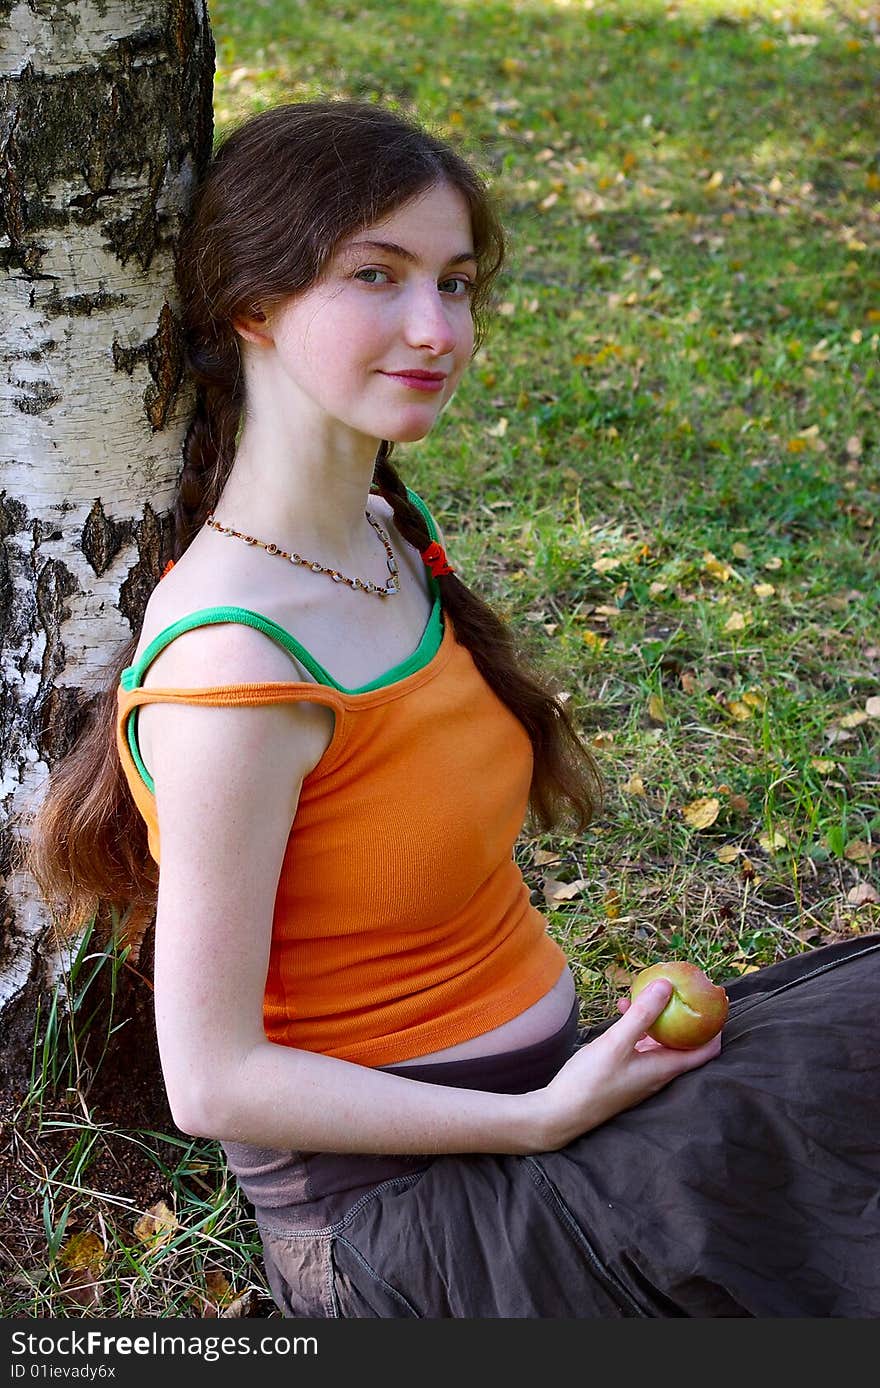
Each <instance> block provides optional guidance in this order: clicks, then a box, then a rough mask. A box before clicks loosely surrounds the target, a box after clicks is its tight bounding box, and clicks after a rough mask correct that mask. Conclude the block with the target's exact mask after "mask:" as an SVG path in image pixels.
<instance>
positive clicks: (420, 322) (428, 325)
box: [406, 285, 457, 356]
mask: <svg viewBox="0 0 880 1388" xmlns="http://www.w3.org/2000/svg"><path fill="white" fill-rule="evenodd" d="M406 332H407V338H408V340H409V343H410V345H411V346H412V347H422V348H428V349H430V351H432V352H433V353H434V354H435V355H436V356H444V355H445V354H446V353H448V352H451V351H452V350H453V348H454V347H455V344H456V341H457V335H456V332H455V329H454V327H453V324H452V322H451V321H450V315H449V313H448V311H447V307H446V304H445V303H444V301H443V296H442V294H441V293H440V291H439V289H438V288H437V286H436V285H431V286H429V287H426V288H424V289H422V288H419V289H418V290H414V292H413V295H412V298H411V299H410V303H409V311H408V313H407V321H406Z"/></svg>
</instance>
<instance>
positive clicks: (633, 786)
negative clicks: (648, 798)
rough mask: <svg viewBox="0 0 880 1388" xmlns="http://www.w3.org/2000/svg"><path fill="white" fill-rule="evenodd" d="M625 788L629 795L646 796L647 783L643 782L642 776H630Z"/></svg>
mask: <svg viewBox="0 0 880 1388" xmlns="http://www.w3.org/2000/svg"><path fill="white" fill-rule="evenodd" d="M623 788H624V790H625V791H626V793H627V795H644V794H645V783H644V781H643V780H642V778H641V776H630V778H629V780H628V781H627V782H626V784H625V785H624V787H623Z"/></svg>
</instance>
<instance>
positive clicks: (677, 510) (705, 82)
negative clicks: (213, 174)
mask: <svg viewBox="0 0 880 1388" xmlns="http://www.w3.org/2000/svg"><path fill="white" fill-rule="evenodd" d="M210 8H211V14H212V20H213V25H214V31H215V39H216V42H217V63H218V66H217V74H216V85H215V93H216V102H215V108H216V118H217V130H218V133H222V132H223V130H224V129H226V128H227V127H228V126H229V124H230V123H231V122H232V121H234V120H235V119H237V118H238V117H239V116H241V115H243V114H246V113H248V112H250V111H252V110H255V109H258V108H259V107H261V106H264V105H270V104H273V103H274V102H276V101H278V100H289V99H307V98H310V97H317V96H324V95H328V94H330V95H340V96H354V97H361V98H367V99H371V100H382V101H388V102H391V103H393V104H396V105H398V106H400V107H402V108H403V109H405V110H408V111H412V112H414V113H415V114H417V115H418V116H420V117H421V118H422V119H423V120H425V121H427V122H428V123H429V124H430V125H432V126H433V127H434V128H436V129H438V130H440V131H441V132H442V133H443V134H445V135H446V136H447V137H448V138H449V139H450V140H452V141H453V142H454V143H455V144H456V145H457V146H458V147H460V148H461V149H462V150H463V151H464V152H465V153H467V154H469V155H471V157H473V158H474V159H475V160H476V161H477V162H478V163H479V164H480V166H481V167H482V168H483V169H484V171H485V172H486V174H487V177H488V178H489V179H490V181H491V183H492V186H493V188H494V190H495V192H496V194H497V196H498V198H499V200H500V202H501V204H502V207H503V211H504V216H505V222H506V224H507V227H508V230H509V234H510V244H511V254H510V261H509V264H508V267H507V269H506V271H505V273H504V276H503V278H502V282H501V284H500V286H499V293H498V302H497V306H496V308H497V312H496V318H495V326H494V328H493V331H492V333H491V335H490V337H489V339H488V342H487V343H486V345H485V347H484V348H483V350H482V352H481V353H480V355H479V356H478V358H477V361H476V362H475V364H474V368H473V370H472V372H471V374H470V376H469V377H468V378H467V379H466V381H465V382H464V384H463V385H462V387H461V388H460V391H459V394H458V397H457V400H456V404H455V406H454V407H453V409H452V410H451V411H449V412H447V413H446V414H445V415H444V416H443V418H442V420H441V422H440V425H439V426H438V429H437V431H436V432H435V433H434V434H433V435H432V436H431V437H430V438H429V439H427V440H425V441H424V442H423V443H421V444H419V445H412V446H408V447H406V448H405V449H401V450H399V455H398V456H399V459H400V461H401V463H402V465H403V469H404V475H405V476H406V478H407V480H408V481H410V482H411V483H412V485H413V486H415V487H416V488H417V489H418V490H420V491H421V492H422V493H423V495H424V496H425V497H426V499H428V501H429V503H430V504H431V505H432V507H433V509H434V510H435V512H436V514H437V515H438V518H439V519H440V522H441V524H442V526H443V528H444V531H445V532H446V536H447V540H448V547H449V549H450V551H451V554H452V555H453V556H454V562H455V563H456V566H457V567H458V568H459V569H460V571H461V572H463V574H464V576H465V577H466V579H467V580H468V581H470V582H471V583H472V584H473V586H475V587H476V588H478V590H479V591H480V592H481V593H482V594H483V595H484V596H487V597H488V598H489V599H490V600H492V601H493V602H494V603H496V604H497V605H498V607H499V608H500V609H501V610H502V611H504V612H505V613H506V614H507V615H508V617H509V618H510V620H511V622H512V623H513V624H514V626H515V628H516V630H517V632H518V633H519V634H520V635H521V637H522V640H523V647H524V650H527V651H529V652H530V653H532V654H533V655H534V657H535V658H536V659H539V660H540V661H541V662H542V664H543V665H544V666H545V668H547V669H548V670H550V671H552V672H554V674H555V677H556V678H557V680H558V682H559V686H560V688H561V689H562V690H563V692H564V693H565V694H566V695H567V697H568V700H569V701H570V707H571V708H572V709H573V710H574V712H575V715H576V718H577V720H578V723H579V726H580V727H581V728H582V730H583V733H584V735H585V737H586V738H587V739H588V740H589V741H590V742H591V744H592V746H593V749H594V751H595V753H596V756H597V757H598V759H599V761H600V764H601V767H602V771H603V774H604V776H605V780H606V786H607V801H606V805H605V808H604V811H603V813H602V814H601V816H599V817H598V818H597V820H596V821H595V823H594V825H593V826H592V827H591V828H590V829H589V830H588V831H587V832H586V833H585V834H583V835H581V836H579V837H578V838H572V837H570V836H565V835H556V836H546V835H544V836H535V835H531V834H530V833H529V832H527V831H524V833H523V835H522V837H521V839H520V841H519V843H518V844H517V850H516V851H517V857H518V859H519V861H520V863H521V865H522V868H523V871H524V873H525V875H526V879H527V881H528V883H529V885H530V887H531V888H532V891H533V894H534V899H535V900H536V901H537V902H538V903H539V904H540V905H541V906H542V907H543V908H544V909H545V910H546V912H547V916H548V921H549V923H550V929H551V932H552V933H554V934H555V936H556V937H557V938H558V939H559V941H560V942H561V943H562V944H563V946H564V948H565V949H566V952H567V954H568V956H569V958H570V960H571V963H572V968H573V970H574V972H575V976H576V979H577V983H578V988H579V991H580V995H581V1000H582V1010H583V1015H584V1018H585V1020H598V1019H600V1018H602V1017H604V1016H606V1015H608V1013H609V1012H610V1010H611V1008H612V1007H613V1000H614V998H615V997H616V996H617V995H618V994H619V992H620V990H621V988H622V987H625V985H626V982H627V980H628V978H629V976H630V975H631V973H632V972H633V970H635V969H636V968H638V967H640V966H641V965H643V964H648V963H651V962H653V961H654V960H656V959H660V958H663V957H669V956H670V955H672V954H676V955H686V956H688V957H689V958H692V959H693V960H694V961H695V962H697V963H699V964H700V965H701V966H702V967H704V968H705V969H706V970H707V972H709V973H710V975H711V976H712V977H713V978H715V979H716V980H719V979H723V978H725V977H730V976H731V975H732V974H734V973H736V972H739V971H743V970H747V969H753V968H756V967H759V966H761V965H762V964H766V963H769V962H772V961H773V960H774V959H777V958H780V957H782V956H784V955H787V954H790V953H793V952H797V951H800V950H804V949H809V948H811V947H812V946H814V945H818V944H822V943H824V942H825V941H830V940H833V939H836V938H840V937H842V936H846V935H849V934H853V933H856V934H857V933H859V932H867V931H871V930H875V929H877V928H878V905H877V900H878V897H880V891H878V888H880V881H878V871H877V867H876V861H877V859H876V849H877V844H878V840H880V801H878V795H877V787H878V779H880V777H878V755H877V746H878V737H877V733H878V721H877V712H876V710H877V705H876V703H870V702H869V701H870V700H872V699H876V697H877V695H878V694H880V625H878V621H877V610H878V596H880V594H878V588H880V582H878V578H880V573H878V570H880V564H878V554H880V547H878V544H877V527H876V524H875V518H876V516H877V514H878V487H880V468H878V461H880V436H878V426H877V416H876V408H875V399H876V390H877V385H878V377H880V357H878V348H880V257H878V248H880V157H878V147H880V146H878V139H877V122H876V105H875V102H876V81H877V73H878V60H880V47H878V40H877V35H876V26H874V27H872V23H871V19H870V14H869V11H868V9H867V8H866V7H863V6H860V5H859V4H858V3H855V4H853V3H844V0H841V2H840V3H833V4H830V3H829V4H822V3H810V4H807V3H803V4H795V3H774V4H770V3H767V4H757V3H746V2H745V0H743V3H739V4H735V3H722V0H711V3H710V0H705V3H701V4H700V3H684V0H682V2H681V3H677V4H666V5H664V4H658V3H649V2H648V0H644V3H622V2H621V3H589V0H587V3H575V2H574V0H570V3H563V0H557V3H538V0H519V3H508V4H500V3H492V0H488V2H484V0H481V3H479V4H477V3H464V2H463V0H459V3H453V4H448V3H444V4H440V3H435V0H425V2H424V3H413V4H409V5H406V4H395V3H387V2H386V0H383V3H382V4H377V3H367V4H358V5H357V6H355V5H351V4H332V3H331V4H320V5H307V4H304V3H293V0H274V2H273V3H263V4H258V3H254V4H252V5H248V6H233V5H231V4H229V3H226V0H222V3H221V0H216V2H215V3H213V4H212V5H211V7H210ZM126 967H127V965H126V962H125V961H124V960H119V959H118V958H116V957H115V956H114V955H113V952H112V951H110V952H109V953H106V952H105V953H104V954H101V953H100V952H98V953H96V954H93V955H92V956H91V957H90V958H89V960H88V962H87V961H86V959H83V960H81V961H80V963H79V967H78V973H77V978H78V979H79V980H83V981H85V980H86V979H88V977H89V975H88V972H87V971H88V970H92V971H93V972H94V973H95V978H94V980H92V981H91V987H93V988H97V987H98V986H99V985H100V987H101V989H102V990H103V991H102V996H104V997H105V999H106V997H107V995H108V994H112V991H113V980H114V979H118V978H119V976H120V970H122V971H123V972H124V971H125V969H126ZM68 986H69V987H73V988H74V991H75V993H76V997H78V998H79V1002H78V1004H77V1006H75V1007H74V1008H73V1014H72V1020H71V1019H70V1018H67V1019H66V1020H64V1018H63V1016H62V1014H63V1011H64V1009H61V1008H60V1007H59V1008H58V1009H57V1010H55V1011H53V1013H52V1014H51V1016H50V1017H49V1018H44V1019H42V1021H41V1024H40V1026H39V1027H38V1034H39V1035H40V1036H41V1038H42V1039H41V1045H40V1048H39V1050H38V1051H36V1052H35V1066H34V1076H33V1084H32V1087H31V1092H30V1094H29V1095H28V1096H26V1098H25V1100H24V1101H23V1103H22V1105H21V1108H20V1111H19V1112H18V1113H16V1114H15V1115H14V1118H15V1124H14V1127H15V1130H16V1132H17V1133H18V1134H20V1141H21V1143H22V1144H23V1147H22V1151H23V1152H25V1159H24V1165H25V1169H26V1172H27V1175H28V1180H29V1195H30V1198H31V1204H30V1205H29V1206H27V1208H29V1209H31V1208H32V1209H34V1210H36V1211H37V1212H38V1213H39V1219H37V1218H36V1216H35V1217H34V1220H33V1222H32V1224H30V1225H27V1230H28V1231H29V1232H28V1235H27V1237H26V1238H25V1239H24V1240H23V1241H20V1245H19V1246H20V1252H19V1255H18V1257H19V1261H18V1265H17V1266H16V1267H15V1269H14V1274H13V1276H12V1277H11V1278H9V1279H7V1285H8V1286H9V1287H11V1288H12V1291H11V1293H10V1294H9V1299H8V1303H7V1307H6V1308H5V1309H4V1310H3V1314H4V1315H12V1314H25V1315H34V1316H42V1315H70V1314H75V1315H83V1314H85V1315H88V1314H93V1313H102V1314H110V1315H132V1314H140V1315H151V1316H170V1315H181V1314H183V1315H197V1314H200V1313H204V1312H205V1311H206V1308H207V1313H208V1314H211V1313H216V1311H217V1310H218V1309H220V1310H222V1309H223V1307H224V1305H225V1306H226V1307H227V1308H228V1307H231V1308H232V1312H231V1313H232V1314H242V1313H243V1314H248V1315H253V1314H274V1311H273V1308H272V1307H271V1303H270V1302H269V1300H268V1296H267V1292H266V1288H265V1284H264V1281H263V1278H262V1271H261V1266H260V1263H259V1257H258V1241H257V1238H256V1232H255V1229H254V1226H253V1224H252V1223H251V1222H250V1220H249V1214H248V1210H247V1208H246V1206H245V1205H244V1203H243V1202H242V1201H241V1199H240V1197H238V1196H237V1194H236V1193H235V1190H234V1188H233V1187H231V1186H230V1184H229V1182H228V1180H227V1176H226V1172H225V1167H224V1165H223V1163H222V1161H221V1160H220V1158H219V1155H218V1149H217V1148H216V1147H215V1146H214V1145H213V1144H209V1143H199V1142H195V1141H188V1140H181V1139H180V1138H179V1137H173V1136H169V1135H168V1133H167V1132H161V1131H158V1130H155V1131H150V1130H147V1131H143V1132H137V1133H134V1132H132V1131H131V1130H129V1129H126V1130H119V1131H111V1130H108V1129H107V1127H106V1125H102V1124H100V1123H96V1122H94V1121H92V1120H91V1118H90V1116H89V1098H88V1096H89V1094H90V1092H92V1091H91V1088H90V1086H92V1085H93V1084H94V1077H93V1075H92V1074H91V1073H90V1074H89V1075H86V1076H83V1074H82V1073H81V1072H77V1069H76V1063H75V1061H76V1055H77V1046H76V1044H75V1043H74V1042H73V1041H72V1040H71V1032H70V1031H69V1030H65V1028H70V1027H72V1028H73V1034H74V1036H75V1034H76V1031H77V1027H78V1025H79V1024H80V1023H82V1022H83V1021H84V1020H85V1019H86V1018H87V1016H88V1011H87V1008H88V999H89V997H90V990H89V987H84V988H82V987H81V988H80V989H79V992H76V980H74V981H73V982H71V983H69V984H68ZM80 994H81V996H80ZM105 1013H106V1009H105V1012H103V1013H102V1019H103V1020H102V1026H103V1027H104V1031H103V1032H102V1033H101V1034H102V1036H103V1038H104V1042H103V1043H102V1044H106V1045H111V1044H112V1039H113V1031H112V1027H113V1026H115V1025H116V1023H115V1022H113V1021H112V1019H111V1020H109V1021H108V1018H107V1016H106V1015H105ZM113 1015H115V1014H113ZM65 1067H66V1068H65ZM59 1095H60V1096H61V1101H59ZM25 1149H27V1150H25ZM28 1151H29V1152H30V1153H31V1155H30V1156H28V1155H27V1152H28ZM126 1151H129V1152H130V1153H136V1154H137V1159H138V1162H139V1167H138V1170H139V1172H140V1176H139V1180H138V1190H139V1195H138V1197H137V1198H132V1196H131V1195H130V1193H127V1191H126V1188H125V1183H124V1181H122V1182H121V1184H120V1180H119V1179H116V1181H115V1183H114V1182H109V1183H108V1181H107V1180H106V1179H105V1181H104V1184H103V1185H102V1184H101V1180H100V1179H99V1176H98V1175H96V1174H95V1173H96V1172H98V1173H105V1172H107V1171H109V1170H111V1169H114V1168H112V1161H111V1158H110V1156H109V1155H108V1154H110V1153H111V1152H117V1153H118V1152H123V1153H124V1152H126ZM47 1152H48V1153H49V1154H50V1155H47ZM51 1153H54V1154H55V1155H54V1156H52V1155H51ZM127 1159H128V1158H124V1159H123V1160H127ZM111 1187H112V1190H116V1189H118V1190H120V1191H121V1194H118V1195H116V1196H113V1195H112V1190H111ZM160 1198H161V1199H162V1200H163V1201H165V1203H166V1205H167V1207H168V1209H169V1210H170V1211H172V1216H171V1217H172V1218H173V1219H174V1220H175V1221H176V1224H174V1225H171V1224H168V1225H166V1226H161V1227H159V1226H157V1229H158V1232H157V1230H156V1229H154V1230H153V1233H152V1234H149V1233H147V1235H146V1237H138V1236H136V1235H135V1234H134V1233H133V1229H134V1225H135V1223H136V1222H137V1220H138V1218H139V1216H140V1215H141V1214H143V1210H144V1209H145V1208H146V1206H147V1203H148V1202H149V1203H150V1204H154V1203H156V1201H157V1200H158V1199H160ZM138 1199H139V1200H140V1205H139V1204H138ZM21 1208H24V1206H21ZM7 1212H8V1211H7ZM160 1223H161V1221H160ZM74 1233H78V1234H80V1235H85V1234H89V1233H91V1234H93V1235H94V1236H95V1237H96V1238H97V1239H98V1241H99V1244H100V1250H99V1249H98V1246H97V1245H96V1244H91V1243H89V1242H88V1241H87V1242H85V1243H82V1244H81V1245H76V1244H74V1247H73V1253H71V1251H70V1241H71V1238H72V1237H73V1234H74ZM78 1247H79V1254H77V1248H78ZM89 1249H91V1252H92V1255H93V1258H92V1262H91V1263H90V1262H89V1257H88V1254H89ZM101 1250H102V1251H101ZM77 1256H79V1258H80V1260H81V1261H83V1260H84V1266H85V1268H86V1271H85V1273H83V1272H82V1268H79V1269H77V1268H76V1266H73V1267H71V1263H73V1264H75V1263H76V1258H77ZM77 1296H79V1300H77V1299H76V1298H77ZM212 1298H213V1300H212ZM212 1308H213V1312H212Z"/></svg>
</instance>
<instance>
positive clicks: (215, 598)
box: [132, 551, 311, 688]
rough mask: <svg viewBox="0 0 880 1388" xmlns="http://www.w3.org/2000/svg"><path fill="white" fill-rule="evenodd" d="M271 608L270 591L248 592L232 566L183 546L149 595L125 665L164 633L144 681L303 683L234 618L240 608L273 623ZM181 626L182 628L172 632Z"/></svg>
mask: <svg viewBox="0 0 880 1388" xmlns="http://www.w3.org/2000/svg"><path fill="white" fill-rule="evenodd" d="M275 605H277V604H274V603H273V601H272V598H271V595H269V594H267V593H265V592H262V591H257V590H256V589H254V588H253V587H252V586H251V585H249V583H248V582H247V578H246V576H245V575H242V574H241V573H240V572H238V571H237V570H236V569H235V567H234V566H232V567H231V568H230V569H228V570H224V569H223V568H217V566H216V565H213V564H210V563H207V562H206V561H205V556H204V555H202V554H200V553H197V552H192V551H187V553H185V554H184V555H183V556H182V557H181V559H179V560H178V561H177V563H176V564H175V565H174V566H173V568H171V569H170V570H168V571H167V572H166V573H165V575H164V577H163V578H162V579H161V580H160V582H159V583H158V584H157V585H156V587H155V588H154V589H153V592H152V593H151V594H150V597H149V599H148V601H147V605H146V608H145V610H144V618H143V622H142V624H141V631H140V636H139V639H138V645H137V650H136V652H135V655H134V657H133V659H132V664H133V665H136V664H137V663H138V662H140V661H141V660H142V658H143V657H144V655H145V654H146V653H147V651H148V650H149V648H150V646H152V645H153V644H154V643H155V642H156V641H157V640H158V639H159V638H160V637H163V636H166V637H169V638H170V639H169V640H168V642H167V644H165V645H163V646H162V649H161V650H160V651H159V652H158V654H157V655H155V656H154V658H153V659H151V661H150V664H149V666H148V667H147V669H146V670H145V671H144V675H143V681H142V682H143V684H144V685H147V686H151V685H152V686H154V687H155V686H158V685H162V686H165V687H176V688H184V687H188V686H190V685H198V684H239V683H245V682H251V683H253V682H263V681H266V682H269V681H277V680H309V679H310V678H311V677H310V676H309V674H308V672H307V671H306V670H304V669H303V668H302V667H301V666H300V665H299V663H298V662H297V661H296V660H295V658H294V657H293V656H292V655H291V654H290V653H289V652H288V651H287V650H286V649H284V647H283V646H281V645H279V644H278V643H277V642H276V641H273V640H271V639H270V638H269V637H268V636H267V635H266V634H265V632H264V631H263V630H261V629H260V628H258V627H256V626H253V625H248V624H246V623H245V622H244V621H241V622H239V621H236V620H234V614H235V612H236V611H244V612H248V613H255V614H256V615H257V616H261V617H264V618H267V619H268V620H269V621H274V620H275V618H274V617H273V616H272V608H273V606H275ZM266 609H269V610H268V611H267V610H266ZM221 612H222V613H223V614H224V616H223V618H222V619H220V613H221ZM181 623H186V625H185V626H184V627H182V629H181V630H180V631H179V632H174V630H173V629H174V628H175V627H176V626H177V625H178V624H181Z"/></svg>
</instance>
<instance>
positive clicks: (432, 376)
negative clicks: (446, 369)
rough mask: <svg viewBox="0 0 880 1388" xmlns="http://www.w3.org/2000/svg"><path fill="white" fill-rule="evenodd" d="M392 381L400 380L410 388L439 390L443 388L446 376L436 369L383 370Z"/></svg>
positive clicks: (384, 374)
mask: <svg viewBox="0 0 880 1388" xmlns="http://www.w3.org/2000/svg"><path fill="white" fill-rule="evenodd" d="M382 375H383V376H387V377H388V379H389V380H390V381H400V383H401V385H405V386H409V388H410V390H426V391H438V390H442V389H443V385H444V382H445V380H446V377H445V376H444V375H443V374H442V373H440V372H434V371H383V372H382Z"/></svg>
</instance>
